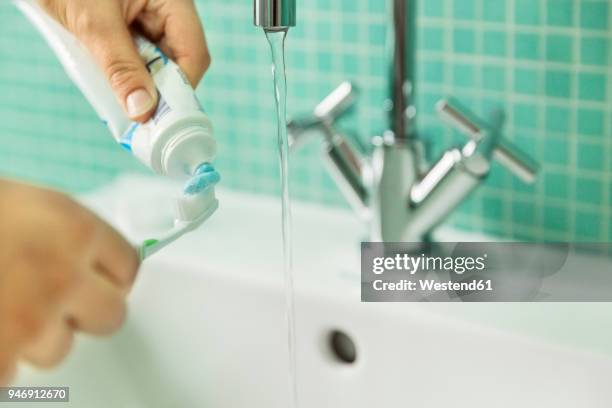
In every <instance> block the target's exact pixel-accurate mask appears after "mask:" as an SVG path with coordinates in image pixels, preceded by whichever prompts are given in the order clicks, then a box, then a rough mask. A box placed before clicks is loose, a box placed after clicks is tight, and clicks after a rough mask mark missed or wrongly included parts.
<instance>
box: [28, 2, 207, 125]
mask: <svg viewBox="0 0 612 408" xmlns="http://www.w3.org/2000/svg"><path fill="white" fill-rule="evenodd" d="M38 1H39V3H40V4H41V5H42V6H43V7H44V8H45V9H46V10H47V12H48V13H49V14H50V15H51V16H53V17H54V18H55V19H56V20H57V21H59V22H60V23H61V24H62V25H63V26H64V27H65V28H67V29H68V30H69V31H70V32H72V33H73V34H74V35H75V36H76V37H77V38H78V39H79V40H80V41H81V42H82V43H83V44H84V45H85V46H86V47H87V48H88V49H89V51H90V52H91V53H92V55H93V56H94V58H95V59H96V61H97V62H98V64H99V66H100V67H101V68H102V71H103V72H104V73H105V75H106V76H107V78H108V80H109V82H110V84H111V86H112V88H113V90H114V92H115V95H116V97H117V99H118V101H119V103H121V104H122V106H123V107H124V109H125V111H126V113H127V114H128V116H129V117H130V118H131V119H133V120H136V121H139V122H144V121H146V120H147V119H149V117H150V116H151V114H152V113H153V111H154V110H155V107H156V106H157V92H156V89H155V85H154V83H153V80H152V79H151V76H150V75H149V73H148V71H147V69H146V67H145V65H144V63H143V61H142V59H141V57H140V56H139V55H138V52H137V50H136V47H135V45H134V41H133V39H132V35H131V31H133V30H135V31H138V32H140V33H141V34H143V35H145V36H146V37H147V38H148V39H149V40H151V41H153V42H154V43H156V44H157V45H158V46H159V47H160V49H161V50H162V51H163V52H164V53H165V54H166V55H167V56H168V57H170V58H171V59H173V60H174V61H175V62H176V63H177V64H178V65H179V66H180V67H181V69H182V70H183V72H184V73H185V75H186V76H187V78H188V79H189V81H190V82H191V85H192V86H193V87H194V88H195V87H196V86H197V84H198V83H199V82H200V80H201V79H202V76H203V75H204V73H205V72H206V69H207V68H208V66H209V65H210V55H209V53H208V47H207V45H206V39H205V37H204V31H203V29H202V25H201V23H200V20H199V18H198V14H197V11H196V8H195V5H194V3H193V0H104V1H100V0H38Z"/></svg>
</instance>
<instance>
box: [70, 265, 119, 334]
mask: <svg viewBox="0 0 612 408" xmlns="http://www.w3.org/2000/svg"><path fill="white" fill-rule="evenodd" d="M66 312H67V314H68V316H70V322H71V324H72V325H73V327H74V328H75V329H77V330H80V331H83V332H85V333H89V334H97V335H105V334H110V333H113V332H115V331H116V330H117V329H119V328H120V327H121V325H122V324H123V322H124V321H125V316H126V305H125V295H124V294H123V293H122V291H121V289H119V288H117V287H116V286H115V285H113V284H112V283H111V282H110V281H109V280H108V279H106V278H105V277H104V276H102V275H101V274H100V273H99V272H98V271H93V270H92V271H91V273H90V274H89V276H88V277H87V278H86V279H85V280H84V282H83V284H82V285H80V286H79V288H78V289H76V291H75V293H74V294H73V295H72V296H71V298H70V299H69V300H68V302H67V305H66Z"/></svg>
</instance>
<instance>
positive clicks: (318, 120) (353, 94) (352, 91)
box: [287, 81, 357, 149]
mask: <svg viewBox="0 0 612 408" xmlns="http://www.w3.org/2000/svg"><path fill="white" fill-rule="evenodd" d="M356 98H357V89H356V88H355V86H354V85H353V84H352V83H350V82H348V81H344V82H342V83H341V84H340V85H338V86H337V87H336V89H334V90H333V91H331V93H330V94H329V95H327V96H326V97H325V98H324V99H323V100H322V101H321V102H319V104H318V105H317V106H315V108H314V110H313V112H312V113H311V114H309V115H306V116H303V117H297V118H294V119H292V120H291V121H290V122H289V123H288V124H287V130H288V131H289V144H290V146H291V147H292V148H294V149H295V148H296V147H298V146H299V145H301V144H302V143H303V142H304V141H305V140H306V139H308V137H307V135H309V134H311V133H312V132H310V131H311V130H314V129H319V130H320V129H322V128H325V127H330V126H332V125H333V124H334V122H335V121H336V120H337V119H338V118H340V117H342V116H343V115H344V114H345V113H347V112H348V111H349V109H350V108H351V107H352V106H353V105H354V103H355V99H356ZM324 133H325V132H324Z"/></svg>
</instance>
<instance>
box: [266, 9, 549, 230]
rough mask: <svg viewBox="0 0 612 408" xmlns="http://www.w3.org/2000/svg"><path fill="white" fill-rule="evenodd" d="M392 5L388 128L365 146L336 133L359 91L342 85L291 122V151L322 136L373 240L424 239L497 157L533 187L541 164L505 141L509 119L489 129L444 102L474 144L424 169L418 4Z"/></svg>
mask: <svg viewBox="0 0 612 408" xmlns="http://www.w3.org/2000/svg"><path fill="white" fill-rule="evenodd" d="M388 1H389V2H390V5H391V7H392V9H393V12H392V16H393V19H392V20H393V21H392V27H393V34H394V35H393V36H389V38H390V41H391V44H389V45H390V46H389V47H388V49H389V51H390V53H391V56H390V64H389V66H390V71H391V72H390V76H389V78H390V79H389V98H388V99H389V101H388V103H387V105H388V106H389V129H388V130H387V131H385V132H383V134H382V136H374V137H373V138H372V139H371V144H370V146H366V147H365V148H364V147H362V148H359V147H358V146H355V141H351V140H350V139H349V138H347V137H346V136H345V135H344V134H343V133H342V132H340V131H339V130H338V129H337V128H336V127H335V122H336V120H337V119H338V118H340V117H341V116H342V115H344V114H345V113H346V112H347V111H348V110H349V109H350V108H351V107H352V106H353V104H354V103H355V102H356V99H357V91H356V89H355V87H354V85H353V84H351V83H349V82H343V83H342V84H340V86H338V87H337V88H336V89H335V90H334V91H332V92H331V93H330V94H329V95H328V96H327V97H326V98H325V99H323V101H321V102H320V103H319V104H318V105H317V106H316V107H315V108H314V111H313V112H312V113H311V114H308V115H305V116H303V117H297V118H295V119H293V120H292V121H290V122H289V125H288V129H289V137H290V146H291V149H292V150H294V149H297V148H299V146H301V145H302V144H303V143H305V142H306V141H307V140H308V138H309V135H313V134H316V133H319V134H322V135H323V149H322V155H323V158H324V161H325V163H327V164H328V168H329V170H330V173H331V175H332V177H333V178H334V180H335V181H336V183H337V185H338V186H339V187H340V190H341V191H342V193H343V194H344V196H345V197H346V198H347V200H348V202H349V203H350V204H351V206H352V207H353V208H354V209H355V210H356V212H357V213H358V215H359V216H360V217H361V218H362V219H363V220H364V221H366V222H368V223H369V225H370V240H372V241H386V242H398V241H422V240H426V239H427V237H428V235H429V233H430V232H431V231H432V230H433V229H434V228H435V227H436V226H438V225H439V224H440V223H441V222H442V221H444V220H445V219H446V217H447V216H448V215H449V214H450V213H451V212H452V211H453V210H454V209H455V208H456V207H457V206H458V205H459V204H460V203H461V202H462V201H463V200H464V199H465V198H466V197H467V196H468V195H469V194H470V193H471V192H472V191H473V190H474V189H475V188H477V187H478V186H479V185H480V184H481V183H482V182H483V181H484V180H485V179H486V177H487V176H488V174H489V172H490V169H491V163H492V161H493V160H494V159H495V160H497V161H498V162H500V163H501V164H503V165H504V166H505V167H506V168H507V169H509V170H510V171H512V172H513V173H514V174H515V175H516V176H518V177H519V178H521V179H522V180H523V181H525V182H528V183H531V182H533V181H534V180H535V177H536V173H537V169H538V165H537V163H535V161H534V160H533V159H531V158H530V157H529V156H527V155H526V154H525V153H523V152H522V151H520V150H519V149H518V148H517V147H516V146H514V145H512V144H511V143H510V142H508V141H507V140H506V139H504V138H503V137H502V131H501V128H502V126H503V114H501V113H498V114H496V115H495V116H494V118H493V120H492V121H491V123H489V122H487V121H484V120H481V119H480V118H478V117H477V116H476V115H475V114H473V113H472V112H470V110H469V109H468V108H466V107H465V106H462V105H461V104H460V103H459V102H458V101H457V100H455V99H453V98H447V99H444V100H441V101H440V102H439V103H438V105H437V111H438V114H439V116H440V117H441V118H442V119H443V120H445V121H446V122H447V123H448V124H450V125H451V126H454V127H455V128H457V129H458V130H459V131H460V132H461V133H463V134H464V135H465V136H467V137H468V141H467V142H466V144H465V145H464V146H462V147H454V148H451V149H448V150H447V151H446V152H445V153H444V154H443V155H442V157H441V158H440V159H439V160H438V161H437V162H435V164H433V165H432V166H431V167H429V168H426V163H425V154H424V148H423V144H422V143H421V140H420V139H419V138H418V136H417V134H416V108H415V106H414V95H415V56H416V53H415V37H416V35H415V32H416V14H415V9H416V7H415V1H413V0H388ZM268 3H269V2H268ZM275 3H276V2H275Z"/></svg>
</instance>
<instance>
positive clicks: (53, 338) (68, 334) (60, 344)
mask: <svg viewBox="0 0 612 408" xmlns="http://www.w3.org/2000/svg"><path fill="white" fill-rule="evenodd" d="M73 341H74V334H73V330H72V328H71V327H70V325H69V324H68V322H67V321H66V319H64V318H58V319H57V320H56V321H53V323H50V324H49V325H48V326H47V327H46V329H45V330H44V331H43V332H42V333H41V335H40V336H39V337H37V338H36V339H34V340H33V341H31V342H29V343H28V344H26V345H25V346H24V347H23V349H22V350H21V353H20V356H21V357H22V358H23V359H24V360H25V361H27V362H28V363H30V364H33V365H35V366H37V367H44V368H47V367H53V366H55V365H57V364H59V363H60V362H61V361H62V360H63V359H64V358H65V357H66V356H67V355H68V352H69V351H70V348H71V347H72V343H73Z"/></svg>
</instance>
